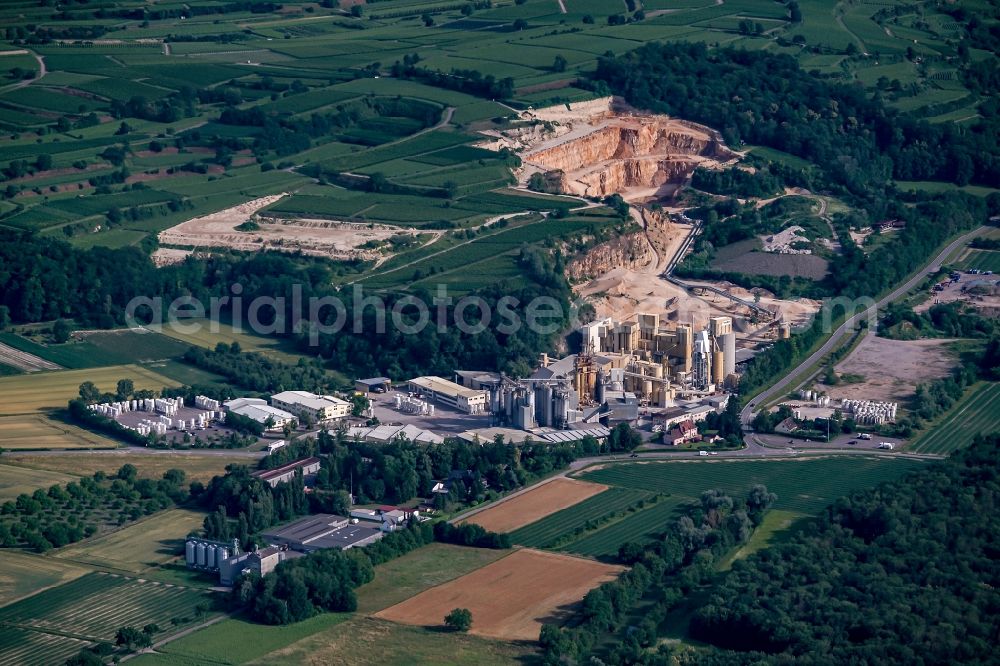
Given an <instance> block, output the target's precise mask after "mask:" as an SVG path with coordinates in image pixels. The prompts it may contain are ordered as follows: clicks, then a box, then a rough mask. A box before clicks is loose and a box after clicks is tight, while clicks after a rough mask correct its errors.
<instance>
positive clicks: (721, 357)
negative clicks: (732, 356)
mask: <svg viewBox="0 0 1000 666" xmlns="http://www.w3.org/2000/svg"><path fill="white" fill-rule="evenodd" d="M725 378H726V355H725V353H724V352H722V351H721V350H720V351H717V352H714V353H713V354H712V383H713V384H716V385H718V386H721V385H722V382H723V380H725Z"/></svg>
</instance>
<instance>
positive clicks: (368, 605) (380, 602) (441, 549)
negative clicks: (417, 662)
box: [356, 543, 510, 614]
mask: <svg viewBox="0 0 1000 666" xmlns="http://www.w3.org/2000/svg"><path fill="white" fill-rule="evenodd" d="M509 553H510V551H508V550H490V549H486V548H465V547H463V546H452V545H449V544H443V543H432V544H429V545H427V546H424V547H423V548H418V549H416V550H414V551H412V552H410V553H407V554H406V555H403V556H402V557H398V558H396V559H394V560H390V561H388V562H386V563H384V564H380V565H378V566H377V567H375V580H373V581H372V582H370V583H367V584H365V585H362V586H361V587H359V588H358V589H357V590H356V593H357V596H358V612H359V613H365V614H370V613H376V612H378V611H380V610H383V609H385V608H388V607H389V606H392V605H394V604H397V603H399V602H401V601H404V600H406V599H409V598H410V597H412V596H415V595H417V594H419V593H420V592H423V591H424V590H426V589H428V588H431V587H434V586H435V585H440V584H442V583H445V582H447V581H449V580H452V579H455V578H458V577H459V576H463V575H465V574H467V573H469V572H470V571H474V570H476V569H479V568H481V567H484V566H486V565H487V564H489V563H491V562H495V561H496V560H499V559H500V558H501V557H504V556H505V555H507V554H509Z"/></svg>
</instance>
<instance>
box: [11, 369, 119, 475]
mask: <svg viewBox="0 0 1000 666" xmlns="http://www.w3.org/2000/svg"><path fill="white" fill-rule="evenodd" d="M20 378H23V379H27V376H24V375H22V376H20ZM67 400H68V398H67ZM117 446H118V444H117V443H116V442H114V441H113V440H111V439H108V438H106V437H102V436H101V435H98V434H96V433H93V432H90V431H89V430H84V429H83V428H78V427H76V426H74V425H71V424H69V423H64V422H62V421H56V420H53V419H50V418H47V417H45V416H43V415H41V414H17V415H13V416H0V447H3V448H4V449H6V450H7V451H28V450H33V449H114V448H117ZM4 460H5V461H6V456H5V457H4Z"/></svg>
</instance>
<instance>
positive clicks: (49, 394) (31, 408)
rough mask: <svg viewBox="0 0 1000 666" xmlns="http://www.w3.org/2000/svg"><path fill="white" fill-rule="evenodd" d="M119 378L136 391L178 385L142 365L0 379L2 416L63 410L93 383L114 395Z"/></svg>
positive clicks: (0, 409) (40, 373) (0, 412)
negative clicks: (82, 385) (87, 385)
mask: <svg viewBox="0 0 1000 666" xmlns="http://www.w3.org/2000/svg"><path fill="white" fill-rule="evenodd" d="M119 379H131V380H132V381H133V382H134V383H135V388H136V389H150V390H153V391H159V390H162V389H163V388H164V387H166V386H179V385H180V384H179V383H178V382H175V381H173V380H170V379H167V378H166V377H163V376H162V375H158V374H156V373H155V372H152V371H151V370H149V369H147V368H144V367H142V366H139V365H115V366H109V367H105V368H92V369H89V370H55V371H51V372H39V373H34V374H32V375H18V376H16V377H2V378H0V416H7V415H13V414H31V413H35V412H45V411H52V410H55V409H64V408H65V407H66V403H68V402H69V401H70V400H72V399H73V398H77V397H79V390H80V384H82V383H83V382H86V381H90V382H93V383H94V384H96V385H97V388H98V389H100V390H101V391H108V392H112V393H113V392H114V390H115V386H116V384H117V383H118V380H119Z"/></svg>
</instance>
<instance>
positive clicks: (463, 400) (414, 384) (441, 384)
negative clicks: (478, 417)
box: [407, 376, 487, 414]
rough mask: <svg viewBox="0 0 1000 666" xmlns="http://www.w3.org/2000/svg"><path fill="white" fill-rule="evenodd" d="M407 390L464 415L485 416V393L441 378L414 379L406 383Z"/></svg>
mask: <svg viewBox="0 0 1000 666" xmlns="http://www.w3.org/2000/svg"><path fill="white" fill-rule="evenodd" d="M407 384H408V386H409V390H410V391H412V392H414V393H419V394H421V395H424V396H427V397H429V398H430V399H431V400H433V401H435V402H440V403H443V404H445V405H448V406H449V407H453V408H455V409H457V410H458V411H460V412H465V413H466V414H485V413H486V410H487V405H486V398H487V394H486V391H481V390H476V389H470V388H466V387H464V386H462V385H461V384H456V383H455V382H453V381H449V380H447V379H442V378H441V377H434V376H425V377H414V378H413V379H411V380H410V381H409V382H407Z"/></svg>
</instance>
